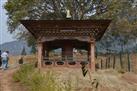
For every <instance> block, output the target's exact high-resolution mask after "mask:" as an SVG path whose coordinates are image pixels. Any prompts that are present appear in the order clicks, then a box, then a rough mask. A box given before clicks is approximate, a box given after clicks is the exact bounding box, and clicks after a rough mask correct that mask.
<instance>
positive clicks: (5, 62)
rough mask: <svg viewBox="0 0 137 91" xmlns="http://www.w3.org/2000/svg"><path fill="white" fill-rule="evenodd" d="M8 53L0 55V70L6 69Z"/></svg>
mask: <svg viewBox="0 0 137 91" xmlns="http://www.w3.org/2000/svg"><path fill="white" fill-rule="evenodd" d="M8 54H9V52H8V51H5V52H3V53H2V54H1V58H2V69H3V70H6V69H7V68H8V60H9V56H8Z"/></svg>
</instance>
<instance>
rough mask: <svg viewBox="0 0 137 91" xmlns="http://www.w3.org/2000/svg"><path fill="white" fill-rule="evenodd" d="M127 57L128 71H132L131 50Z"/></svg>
mask: <svg viewBox="0 0 137 91" xmlns="http://www.w3.org/2000/svg"><path fill="white" fill-rule="evenodd" d="M127 57H128V71H129V72H130V71H131V65H130V55H129V52H128V53H127Z"/></svg>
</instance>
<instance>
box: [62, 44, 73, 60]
mask: <svg viewBox="0 0 137 91" xmlns="http://www.w3.org/2000/svg"><path fill="white" fill-rule="evenodd" d="M62 57H65V58H63V60H72V58H73V46H72V44H67V43H66V44H65V45H64V46H63V47H62Z"/></svg>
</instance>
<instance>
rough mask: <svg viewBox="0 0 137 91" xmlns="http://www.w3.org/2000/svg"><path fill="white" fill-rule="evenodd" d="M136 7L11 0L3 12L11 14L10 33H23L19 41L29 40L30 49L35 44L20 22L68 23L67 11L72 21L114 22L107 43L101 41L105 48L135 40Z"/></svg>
mask: <svg viewBox="0 0 137 91" xmlns="http://www.w3.org/2000/svg"><path fill="white" fill-rule="evenodd" d="M133 4H134V0H124V1H123V0H122V1H119V0H8V1H7V3H6V4H5V5H4V8H5V9H6V10H7V11H8V13H7V15H8V16H9V17H8V25H9V31H10V32H11V33H12V32H13V31H15V29H19V30H21V31H20V32H19V33H18V38H19V39H20V38H23V39H25V40H27V41H28V42H29V44H30V45H34V44H35V41H34V39H33V38H31V37H30V34H29V33H28V32H26V31H22V30H24V28H23V27H22V26H21V25H20V22H19V20H21V19H31V20H32V19H35V20H53V19H56V20H61V19H66V10H67V9H69V10H70V13H71V15H72V17H71V19H72V20H85V19H112V20H113V21H112V24H111V26H110V27H109V29H108V30H109V32H107V33H106V34H105V36H104V38H105V37H107V39H106V40H103V41H102V42H104V44H105V43H106V42H108V43H112V41H114V38H116V37H117V39H118V38H124V39H122V40H129V38H127V36H128V37H132V38H135V35H136V33H137V28H136V24H137V22H136V20H137V18H136V16H137V13H136V12H137V7H136V6H135V5H133ZM133 6H134V7H133ZM129 32H130V35H129ZM131 34H132V35H131ZM112 36H113V37H112ZM120 42H121V41H120ZM108 43H107V44H108ZM110 45H112V44H109V46H110ZM124 45H125V42H124ZM104 46H106V47H108V45H104Z"/></svg>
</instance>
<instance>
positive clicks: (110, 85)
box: [14, 66, 137, 91]
mask: <svg viewBox="0 0 137 91" xmlns="http://www.w3.org/2000/svg"><path fill="white" fill-rule="evenodd" d="M14 80H15V81H16V82H21V83H22V84H24V85H26V87H27V88H29V90H28V91H137V75H135V74H133V73H124V74H121V73H118V72H117V71H115V70H112V69H109V70H99V71H97V72H95V73H93V74H91V73H90V72H88V73H87V75H86V76H85V77H83V75H82V72H81V69H78V68H75V69H72V68H65V67H64V68H63V67H62V68H60V67H58V68H50V69H44V68H43V69H42V70H41V71H40V72H39V71H38V70H37V69H35V70H34V69H32V68H31V67H30V66H23V67H21V69H20V70H19V71H18V72H17V73H15V74H14Z"/></svg>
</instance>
